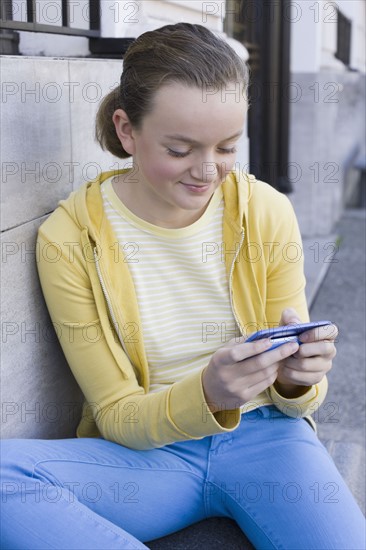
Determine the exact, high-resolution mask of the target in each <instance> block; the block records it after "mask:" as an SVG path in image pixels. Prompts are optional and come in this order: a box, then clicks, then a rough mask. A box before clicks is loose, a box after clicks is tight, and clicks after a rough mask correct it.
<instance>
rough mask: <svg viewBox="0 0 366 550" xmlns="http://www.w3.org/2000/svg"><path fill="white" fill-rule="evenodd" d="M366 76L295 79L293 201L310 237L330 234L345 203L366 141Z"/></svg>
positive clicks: (296, 75) (334, 74)
mask: <svg viewBox="0 0 366 550" xmlns="http://www.w3.org/2000/svg"><path fill="white" fill-rule="evenodd" d="M365 83H366V77H365V74H362V73H358V72H325V71H322V72H319V73H294V74H293V75H292V77H291V90H290V92H291V93H290V95H291V104H290V152H289V161H290V163H291V164H290V166H291V168H290V179H291V180H292V182H293V187H294V193H293V194H292V195H291V200H292V202H293V204H294V207H295V210H296V213H297V215H298V219H299V224H300V229H301V231H302V234H303V236H304V237H314V236H326V235H329V234H330V233H331V232H332V230H333V228H334V225H335V223H336V222H337V221H338V220H339V218H340V215H341V213H342V211H343V207H344V182H345V179H346V176H347V172H348V171H349V170H350V169H352V166H353V163H354V162H355V160H356V158H357V156H358V155H359V152H360V150H361V149H362V147H363V144H364V140H365Z"/></svg>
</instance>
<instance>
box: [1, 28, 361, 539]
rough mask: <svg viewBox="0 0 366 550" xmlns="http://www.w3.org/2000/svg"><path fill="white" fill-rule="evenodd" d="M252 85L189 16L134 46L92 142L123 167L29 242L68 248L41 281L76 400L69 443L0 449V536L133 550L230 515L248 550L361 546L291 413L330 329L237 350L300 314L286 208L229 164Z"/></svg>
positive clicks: (317, 385)
mask: <svg viewBox="0 0 366 550" xmlns="http://www.w3.org/2000/svg"><path fill="white" fill-rule="evenodd" d="M247 86H248V73H247V69H246V66H245V64H244V63H243V62H242V61H241V60H240V59H239V58H238V56H237V55H236V54H235V52H234V51H233V50H232V49H231V48H230V47H229V46H228V45H227V44H226V43H225V42H224V41H223V40H221V39H220V38H218V37H216V36H215V35H214V34H213V33H211V32H210V31H208V30H207V29H206V28H204V27H203V26H200V25H191V24H188V23H179V24H176V25H168V26H165V27H162V28H160V29H158V30H155V31H152V32H147V33H145V34H143V35H142V36H140V37H139V38H138V39H137V40H136V41H135V42H134V43H133V44H132V45H131V46H130V49H129V50H128V52H127V54H126V56H125V59H124V68H123V74H122V77H121V85H120V87H118V89H116V90H115V91H114V92H112V93H111V94H109V95H108V96H107V97H106V98H105V99H104V101H103V103H102V105H101V106H100V110H99V112H98V115H97V126H96V128H97V130H96V135H97V138H98V140H99V142H100V144H101V146H102V147H103V148H106V149H108V150H109V151H110V152H111V153H113V154H114V155H116V156H117V157H120V158H127V157H130V156H131V157H132V158H133V167H132V168H131V169H124V170H119V171H117V173H112V172H105V173H102V174H100V176H99V177H98V178H97V179H96V180H94V181H91V182H88V183H87V184H85V185H83V186H82V187H81V188H80V189H79V190H78V191H76V192H74V193H72V194H71V196H70V197H69V198H68V199H67V200H65V201H62V202H61V204H60V206H59V207H58V208H57V209H56V211H55V212H54V213H53V214H52V215H51V216H50V217H49V219H48V220H47V221H46V222H45V223H44V224H43V225H42V226H41V228H40V231H39V237H38V239H39V243H40V246H41V247H43V246H47V247H52V246H54V247H55V248H57V250H58V251H59V250H62V255H61V257H60V260H59V261H58V262H53V263H50V262H47V261H46V260H45V259H42V261H41V263H40V265H39V274H40V279H41V283H42V287H43V291H44V295H45V298H46V301H47V304H48V308H49V311H50V314H51V317H52V320H53V322H55V323H57V326H58V327H62V330H59V331H58V332H59V338H60V342H61V345H62V347H63V350H64V353H65V355H66V358H67V360H68V363H69V365H70V367H71V369H72V371H73V373H74V375H75V377H76V379H77V381H78V383H79V385H80V387H81V389H82V391H83V393H84V395H85V398H86V404H85V407H84V413H83V418H82V420H81V423H80V425H79V428H78V434H77V435H78V436H79V438H78V439H69V440H60V441H35V440H33V441H31V440H28V441H26V440H13V441H8V442H4V445H3V471H4V479H5V480H6V484H7V485H6V486H7V491H6V494H5V495H4V496H5V498H4V499H3V501H4V504H3V522H4V524H3V529H2V544H3V546H2V547H3V548H19V549H20V548H31V549H35V548H60V549H61V548H62V549H65V548H72V549H84V548H105V549H107V548H108V549H110V548H146V546H145V545H144V544H143V543H144V542H146V541H149V540H152V539H155V538H158V537H162V536H164V535H167V534H168V533H172V532H174V531H177V530H179V529H181V528H183V527H185V526H187V525H190V524H192V523H194V522H197V521H200V520H202V519H204V518H206V517H210V516H228V517H231V518H234V519H235V520H236V521H237V523H238V525H239V526H240V527H241V529H242V530H243V531H244V532H245V533H246V535H247V536H248V538H249V539H250V540H251V541H252V543H253V544H254V546H255V547H257V548H291V549H295V548H296V549H297V548H304V549H305V548H306V549H310V548H314V549H320V548H327V549H329V548H341V549H345V548H352V549H356V548H364V547H365V542H364V539H363V517H362V514H361V512H360V510H359V508H358V507H357V505H356V503H355V501H354V499H353V497H352V495H351V494H350V492H349V490H348V489H347V487H346V486H345V484H344V482H343V480H342V479H341V477H340V475H339V473H338V471H337V470H336V468H335V466H334V464H333V462H332V460H331V459H330V457H329V455H328V454H327V453H326V451H325V449H324V447H323V446H322V444H321V443H320V442H319V441H318V439H317V436H316V434H315V432H314V430H313V428H312V427H311V425H309V423H308V422H307V421H306V420H305V417H306V416H308V415H309V414H310V413H311V412H314V411H315V410H316V408H317V407H319V406H320V404H321V403H322V401H323V400H324V397H325V394H326V388H327V382H326V376H325V375H326V372H327V371H329V369H330V368H331V364H332V358H333V357H334V355H335V347H334V340H335V337H336V328H335V327H334V326H333V327H332V332H331V333H330V332H329V328H328V329H325V328H323V329H319V330H317V331H308V332H307V333H304V334H303V335H302V336H301V340H302V342H303V345H301V347H299V345H298V344H294V343H288V344H285V345H283V346H281V347H279V348H277V349H274V350H271V351H267V350H268V348H269V347H270V345H271V343H270V341H269V339H265V340H261V341H258V342H253V343H245V339H246V336H247V335H248V334H249V333H250V332H253V331H254V330H256V329H258V328H263V327H266V326H269V327H271V326H275V325H278V324H281V325H282V324H290V323H299V322H303V321H307V320H308V311H307V307H306V302H305V296H304V286H305V280H304V275H303V265H302V261H301V259H299V258H294V254H293V253H292V254H291V253H290V248H291V246H293V247H294V249H295V250H296V249H298V247H299V246H300V242H301V241H300V235H299V230H298V226H297V222H296V219H295V215H294V212H293V210H292V207H291V205H290V202H289V201H288V199H287V198H286V197H285V196H284V195H281V194H280V193H278V192H277V191H275V190H274V189H273V188H271V187H270V186H268V185H267V184H265V183H263V182H260V181H257V180H256V179H255V177H253V176H251V175H249V174H246V173H244V172H242V171H241V170H240V169H238V168H236V169H235V170H233V166H234V164H235V152H236V144H237V142H238V139H239V137H240V135H241V134H242V132H243V131H244V128H245V118H246V113H247V109H248V103H247V99H246V90H247ZM40 256H41V258H43V255H40ZM50 256H51V253H49V254H48V256H46V257H50ZM91 334H94V337H91ZM86 335H87V336H86ZM314 484H318V486H319V487H320V490H321V492H322V491H323V492H322V493H321V495H320V497H321V498H315V493H314V491H313V490H312V487H314ZM329 484H330V486H331V488H332V489H333V493H332V495H333V498H329V493H328V492H326V489H327V487H329ZM9 487H11V488H12V490H9ZM325 497H328V498H325Z"/></svg>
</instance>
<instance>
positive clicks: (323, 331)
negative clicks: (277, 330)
mask: <svg viewBox="0 0 366 550" xmlns="http://www.w3.org/2000/svg"><path fill="white" fill-rule="evenodd" d="M337 336H338V328H337V326H336V325H326V326H324V327H315V328H313V329H311V330H307V331H306V332H303V333H302V334H300V336H299V339H300V341H301V342H304V343H305V342H318V341H320V340H328V341H330V342H334V341H335V340H336V338H337Z"/></svg>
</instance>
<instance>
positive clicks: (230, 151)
mask: <svg viewBox="0 0 366 550" xmlns="http://www.w3.org/2000/svg"><path fill="white" fill-rule="evenodd" d="M167 151H168V154H169V155H171V156H172V157H178V158H183V157H186V156H187V155H189V153H190V152H191V151H186V152H184V153H181V152H179V151H174V150H173V149H167ZM218 151H219V153H221V154H222V155H230V154H233V153H236V152H237V149H236V147H232V148H231V149H225V148H223V147H220V148H219V149H218Z"/></svg>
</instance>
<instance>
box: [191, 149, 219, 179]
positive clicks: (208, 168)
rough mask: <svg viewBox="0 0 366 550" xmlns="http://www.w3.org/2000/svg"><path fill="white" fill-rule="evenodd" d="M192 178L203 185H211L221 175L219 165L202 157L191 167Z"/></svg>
mask: <svg viewBox="0 0 366 550" xmlns="http://www.w3.org/2000/svg"><path fill="white" fill-rule="evenodd" d="M190 172H191V177H192V178H194V179H195V180H197V181H200V182H202V183H211V182H213V181H215V180H216V179H217V176H218V173H219V166H218V164H217V163H216V162H215V161H214V160H213V159H212V157H211V159H210V158H207V156H206V157H203V156H202V157H201V158H199V159H197V162H196V163H195V164H194V165H193V166H192V167H191V170H190Z"/></svg>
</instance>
